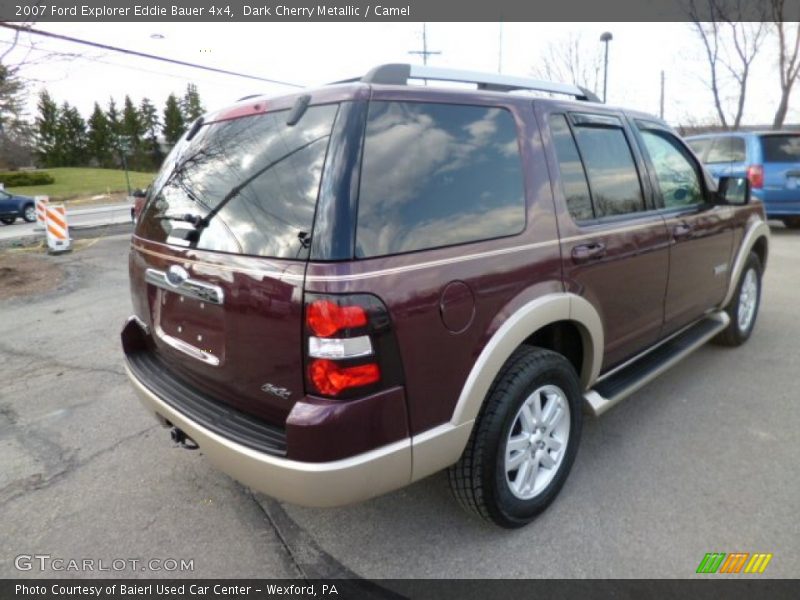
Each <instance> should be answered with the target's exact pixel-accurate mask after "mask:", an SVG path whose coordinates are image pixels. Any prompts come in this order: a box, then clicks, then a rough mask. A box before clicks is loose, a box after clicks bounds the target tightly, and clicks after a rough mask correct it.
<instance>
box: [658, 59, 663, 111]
mask: <svg viewBox="0 0 800 600" xmlns="http://www.w3.org/2000/svg"><path fill="white" fill-rule="evenodd" d="M658 116H659V117H661V118H662V119H663V118H664V71H661V109H660V110H659V113H658Z"/></svg>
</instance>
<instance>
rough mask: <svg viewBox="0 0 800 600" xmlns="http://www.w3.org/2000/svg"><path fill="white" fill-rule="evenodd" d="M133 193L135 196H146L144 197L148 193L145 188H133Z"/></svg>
mask: <svg viewBox="0 0 800 600" xmlns="http://www.w3.org/2000/svg"><path fill="white" fill-rule="evenodd" d="M131 195H132V196H133V197H134V198H144V197H146V196H147V193H146V192H145V191H144V190H143V189H136V190H133V193H132V194H131Z"/></svg>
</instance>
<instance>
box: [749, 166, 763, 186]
mask: <svg viewBox="0 0 800 600" xmlns="http://www.w3.org/2000/svg"><path fill="white" fill-rule="evenodd" d="M747 180H748V181H749V182H750V187H751V188H753V189H761V188H763V187H764V167H763V166H762V165H750V166H749V167H748V168H747Z"/></svg>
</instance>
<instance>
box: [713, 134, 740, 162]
mask: <svg viewBox="0 0 800 600" xmlns="http://www.w3.org/2000/svg"><path fill="white" fill-rule="evenodd" d="M746 154H747V152H746V150H745V143H744V139H742V138H740V137H732V136H723V137H718V138H714V144H713V146H711V150H709V152H708V156H707V157H706V159H705V162H706V163H707V164H718V163H733V162H736V163H740V162H744V161H745V158H746Z"/></svg>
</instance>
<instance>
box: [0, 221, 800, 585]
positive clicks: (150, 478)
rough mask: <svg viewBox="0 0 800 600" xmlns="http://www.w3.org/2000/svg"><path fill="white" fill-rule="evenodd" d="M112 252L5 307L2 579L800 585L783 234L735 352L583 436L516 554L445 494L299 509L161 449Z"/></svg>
mask: <svg viewBox="0 0 800 600" xmlns="http://www.w3.org/2000/svg"><path fill="white" fill-rule="evenodd" d="M128 244H129V240H128V238H127V236H125V235H117V236H114V237H109V238H103V239H99V240H97V241H96V242H91V243H85V244H83V245H82V246H81V247H80V248H78V249H76V251H74V252H72V253H70V254H67V255H62V256H58V257H43V259H42V260H46V261H50V262H52V263H55V264H57V265H59V266H60V267H61V268H62V270H63V279H62V280H61V283H60V284H58V286H57V287H56V289H54V290H51V291H47V292H37V293H35V294H33V295H26V296H21V297H15V298H11V299H8V300H0V369H2V372H3V374H4V382H3V385H2V387H0V531H2V535H0V577H19V576H22V577H26V576H32V577H42V576H63V575H68V576H85V577H91V576H96V575H98V573H96V572H82V573H81V572H69V573H64V572H55V571H52V570H46V571H44V572H41V571H39V570H38V569H37V568H33V569H32V570H30V571H22V572H21V571H18V570H17V569H16V567H15V558H16V557H17V556H19V555H50V556H51V557H58V558H64V559H78V560H82V559H95V560H100V559H102V560H104V561H105V563H106V564H110V563H111V561H112V560H114V559H143V560H150V559H162V560H164V559H175V560H178V561H179V560H181V559H183V560H192V561H193V569H192V570H190V571H184V572H182V573H177V572H165V571H163V570H162V571H142V570H141V568H133V567H127V566H126V568H125V569H123V570H121V571H120V572H116V573H111V574H113V575H118V576H126V577H137V576H146V577H160V576H191V577H333V576H339V575H352V574H355V575H359V576H362V577H366V578H395V577H415V578H423V577H489V578H504V577H533V578H539V577H557V578H559V577H564V578H572V577H575V578H584V577H599V578H617V577H619V578H627V577H643V578H654V577H681V578H682V577H691V576H693V575H694V573H695V569H696V568H697V565H698V563H699V562H700V560H701V559H702V558H703V556H704V554H705V553H706V552H769V553H772V554H773V555H774V557H773V559H772V561H771V563H770V564H769V568H768V569H767V570H766V572H765V573H764V575H762V576H761V577H784V578H786V577H796V576H797V574H798V573H800V519H799V518H798V513H800V469H798V464H800V435H798V431H800V401H799V400H800V384H798V381H797V374H798V373H799V372H800V351H798V348H799V347H800V342H799V341H798V340H800V320H799V319H797V315H798V306H800V283H798V282H800V234H798V233H797V232H790V231H787V230H784V229H782V228H776V229H774V230H773V237H772V244H771V251H770V258H769V265H768V269H767V274H766V277H765V283H764V290H765V291H764V296H763V299H762V306H761V312H760V315H759V318H758V323H757V325H756V330H755V332H754V334H753V337H752V338H751V340H750V341H749V342H748V343H747V344H746V345H745V346H743V347H741V348H739V349H727V348H720V347H715V346H708V347H705V348H702V349H701V350H700V351H698V352H697V353H695V354H693V355H691V356H690V357H689V358H688V359H686V360H685V361H684V362H683V363H681V364H680V365H678V366H677V367H675V368H674V369H673V370H672V371H670V372H668V373H667V374H666V375H664V376H662V377H661V378H659V379H658V380H656V381H654V382H653V383H651V384H650V385H648V386H647V387H645V388H644V389H642V390H641V391H639V392H638V393H637V394H635V395H634V396H633V397H631V398H630V399H628V400H626V401H625V402H623V403H622V404H620V405H619V406H617V407H616V408H614V409H613V410H612V411H610V412H609V413H608V414H606V415H604V416H603V417H602V418H600V419H599V420H593V419H588V420H587V422H586V424H585V427H584V433H583V440H582V444H581V447H580V450H579V453H578V457H577V460H576V463H575V466H574V468H573V471H572V474H571V476H570V478H569V480H568V481H567V484H566V486H565V488H564V490H563V491H562V493H561V496H560V497H559V498H558V499H557V501H556V502H555V504H554V505H553V506H552V507H551V508H550V509H549V510H548V511H546V513H544V514H543V515H542V516H541V517H540V518H539V519H538V520H537V521H535V522H534V523H533V524H531V525H530V526H528V527H526V528H524V529H522V530H518V531H511V532H509V531H505V530H500V529H496V528H494V527H492V526H490V525H487V524H484V523H483V522H481V521H478V520H476V519H474V518H473V517H471V516H469V515H467V514H466V513H464V512H462V511H461V510H460V509H459V507H458V505H457V504H456V502H455V501H454V500H453V499H452V498H451V497H450V494H449V490H448V488H447V481H446V478H445V476H444V475H443V474H438V475H435V476H433V477H430V478H428V479H426V480H424V481H421V482H419V483H417V484H415V485H413V486H411V487H409V488H407V489H405V490H400V491H398V492H395V493H393V494H389V495H387V496H384V497H381V498H377V499H374V500H372V501H370V502H367V503H364V504H360V505H356V506H351V507H346V508H340V509H327V510H320V509H305V508H300V507H296V506H290V505H285V504H281V503H278V502H275V501H273V500H271V499H268V498H265V497H263V496H259V495H256V494H253V493H252V492H250V491H249V490H248V489H246V488H244V487H242V486H241V485H239V484H238V483H236V482H235V481H233V480H231V479H230V478H228V477H227V476H225V475H223V474H221V473H219V472H218V471H215V470H214V469H213V468H212V467H211V466H210V465H209V464H208V463H207V462H206V461H205V460H204V459H203V456H202V454H201V452H190V451H186V450H182V449H179V448H176V447H174V446H173V444H172V443H171V442H170V440H169V437H168V434H167V432H166V430H164V429H162V428H161V427H159V426H158V425H157V424H156V423H155V421H153V420H151V417H149V416H148V415H147V414H146V413H145V412H144V410H143V409H142V408H140V405H139V404H138V402H137V400H136V399H135V397H134V393H133V391H132V389H131V388H130V386H129V384H128V382H127V380H126V377H125V375H124V373H123V368H122V354H121V351H120V348H119V336H118V333H119V329H120V327H121V325H122V322H123V320H124V319H125V317H127V316H128V314H129V313H130V311H131V309H130V300H129V296H128V284H127V250H128ZM104 575H106V576H107V575H109V573H105V574H104Z"/></svg>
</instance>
